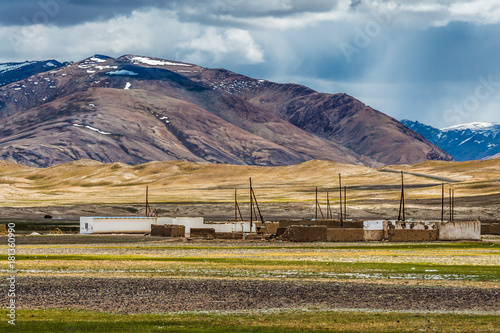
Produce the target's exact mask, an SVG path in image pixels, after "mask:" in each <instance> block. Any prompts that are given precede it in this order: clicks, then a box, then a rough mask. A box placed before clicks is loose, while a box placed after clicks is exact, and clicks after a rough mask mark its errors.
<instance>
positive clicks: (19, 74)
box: [0, 60, 67, 87]
mask: <svg viewBox="0 0 500 333" xmlns="http://www.w3.org/2000/svg"><path fill="white" fill-rule="evenodd" d="M64 65H67V63H60V62H59V61H56V60H45V61H25V62H10V63H5V64H0V87H1V86H5V85H8V84H10V83H13V82H16V81H20V80H24V79H26V78H28V77H30V76H32V75H35V74H38V73H42V72H46V71H48V70H55V69H57V68H59V67H62V66H64Z"/></svg>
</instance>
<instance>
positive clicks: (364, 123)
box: [189, 69, 451, 164]
mask: <svg viewBox="0 0 500 333" xmlns="http://www.w3.org/2000/svg"><path fill="white" fill-rule="evenodd" d="M189 76H190V77H191V78H192V79H194V80H198V81H201V82H205V83H207V84H210V85H211V86H212V87H214V88H215V89H218V90H223V91H226V92H227V93H229V94H233V95H236V96H239V97H241V98H243V99H245V100H248V101H249V102H251V103H252V104H254V105H257V106H259V107H260V108H264V109H266V110H268V111H270V112H273V113H274V114H276V115H277V116H278V117H280V118H281V119H284V120H287V121H289V122H290V123H292V124H293V125H295V126H297V127H299V128H301V129H303V130H305V131H307V132H309V133H313V134H315V135H318V136H320V137H322V138H325V139H327V140H329V141H333V142H338V143H340V144H342V145H344V146H345V147H347V148H350V149H353V150H354V151H356V152H357V153H359V154H361V155H364V156H369V157H370V158H372V159H374V160H376V161H377V162H380V163H382V164H389V163H393V162H394V163H395V164H413V163H417V162H420V161H423V160H448V161H449V160H451V157H450V156H449V155H448V154H447V153H445V152H444V151H442V150H441V149H439V148H438V147H436V146H434V145H432V144H431V143H429V142H428V141H427V140H426V139H425V138H424V137H422V136H421V135H420V134H418V133H416V132H414V131H412V130H410V129H408V128H407V127H406V126H404V125H402V124H401V123H400V122H399V121H397V120H395V119H394V118H391V117H389V116H387V115H385V114H383V113H381V112H378V111H376V110H374V109H372V108H370V107H368V106H366V105H365V104H363V103H361V102H360V101H358V100H356V99H355V98H353V97H351V96H348V95H346V94H333V95H332V94H323V93H318V92H316V91H314V90H312V89H309V88H307V87H304V86H300V85H295V84H276V83H273V82H268V81H264V80H248V78H246V77H244V76H242V75H239V74H236V73H232V72H230V71H226V70H213V69H204V70H202V71H197V72H193V73H190V74H189ZM252 81H253V82H252ZM391 161H392V162H391Z"/></svg>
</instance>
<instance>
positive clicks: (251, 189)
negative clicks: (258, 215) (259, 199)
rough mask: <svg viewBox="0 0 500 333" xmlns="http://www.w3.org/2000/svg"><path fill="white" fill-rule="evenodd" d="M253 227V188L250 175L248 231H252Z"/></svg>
mask: <svg viewBox="0 0 500 333" xmlns="http://www.w3.org/2000/svg"><path fill="white" fill-rule="evenodd" d="M252 227H253V188H252V177H250V232H252Z"/></svg>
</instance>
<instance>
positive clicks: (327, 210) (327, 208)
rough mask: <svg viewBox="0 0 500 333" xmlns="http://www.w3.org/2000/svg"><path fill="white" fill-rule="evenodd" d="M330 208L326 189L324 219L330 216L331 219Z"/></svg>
mask: <svg viewBox="0 0 500 333" xmlns="http://www.w3.org/2000/svg"><path fill="white" fill-rule="evenodd" d="M330 213H331V209H330V196H329V193H328V191H326V219H327V220H329V219H330V217H331V218H332V219H333V216H331V214H330Z"/></svg>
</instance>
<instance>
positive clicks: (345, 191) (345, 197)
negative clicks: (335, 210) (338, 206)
mask: <svg viewBox="0 0 500 333" xmlns="http://www.w3.org/2000/svg"><path fill="white" fill-rule="evenodd" d="M344 219H345V220H347V186H344Z"/></svg>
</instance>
